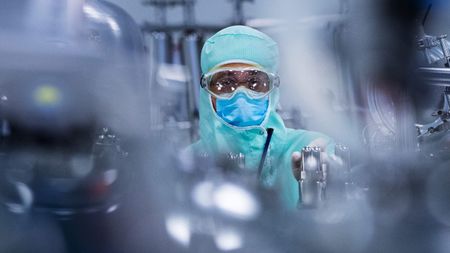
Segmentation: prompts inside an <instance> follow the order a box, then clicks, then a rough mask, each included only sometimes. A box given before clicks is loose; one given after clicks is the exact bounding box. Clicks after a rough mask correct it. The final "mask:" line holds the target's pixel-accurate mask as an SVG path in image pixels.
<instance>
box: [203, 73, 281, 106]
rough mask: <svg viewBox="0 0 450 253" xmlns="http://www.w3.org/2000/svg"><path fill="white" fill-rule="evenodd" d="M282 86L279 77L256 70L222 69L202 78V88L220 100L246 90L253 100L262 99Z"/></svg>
mask: <svg viewBox="0 0 450 253" xmlns="http://www.w3.org/2000/svg"><path fill="white" fill-rule="evenodd" d="M279 85H280V78H279V77H278V75H276V74H273V73H268V72H265V71H262V70H259V69H255V68H242V69H236V68H229V69H227V68H221V69H217V70H215V71H212V72H209V73H206V74H204V75H203V76H202V80H201V86H202V88H204V89H206V90H207V91H208V92H209V93H210V94H211V95H213V96H215V97H218V98H225V99H229V98H231V97H232V96H233V95H234V93H235V92H236V90H238V89H239V88H241V87H242V88H245V90H246V91H247V94H249V95H250V96H251V97H252V98H262V97H264V96H266V95H267V94H269V93H270V92H271V91H272V90H273V88H274V87H278V86H279Z"/></svg>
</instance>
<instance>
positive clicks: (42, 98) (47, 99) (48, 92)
mask: <svg viewBox="0 0 450 253" xmlns="http://www.w3.org/2000/svg"><path fill="white" fill-rule="evenodd" d="M34 99H35V100H36V102H38V103H39V104H43V105H53V104H56V103H58V102H59V101H60V99H61V95H60V93H59V90H58V89H56V88H55V87H53V86H50V85H43V86H40V87H39V88H37V89H36V91H35V93H34Z"/></svg>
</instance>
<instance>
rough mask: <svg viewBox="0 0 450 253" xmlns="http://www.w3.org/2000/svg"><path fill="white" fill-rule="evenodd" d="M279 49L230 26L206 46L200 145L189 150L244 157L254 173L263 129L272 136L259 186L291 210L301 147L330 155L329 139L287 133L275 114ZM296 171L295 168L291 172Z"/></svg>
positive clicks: (248, 31)
mask: <svg viewBox="0 0 450 253" xmlns="http://www.w3.org/2000/svg"><path fill="white" fill-rule="evenodd" d="M278 54H279V53H278V46H277V44H276V42H275V41H273V40H272V39H271V38H270V37H269V36H267V35H266V34H264V33H262V32H260V31H257V30H255V29H253V28H250V27H247V26H230V27H227V28H225V29H223V30H221V31H219V32H217V33H216V34H214V35H213V36H212V37H210V38H209V39H208V40H207V41H206V42H205V44H204V46H203V49H202V52H201V69H202V73H203V75H202V84H201V87H202V88H201V91H200V101H199V113H200V132H199V134H200V140H199V141H198V142H196V143H194V144H193V145H191V146H190V148H189V149H188V150H190V151H191V152H194V153H196V154H200V153H206V154H210V155H215V154H227V153H234V154H238V153H241V154H244V155H245V168H246V169H247V170H253V171H255V173H257V171H258V167H259V163H260V161H261V158H262V154H263V150H264V147H265V146H267V145H265V144H266V139H267V136H268V131H267V129H269V128H272V129H273V134H272V136H271V140H270V143H269V145H268V148H267V153H266V154H267V155H266V159H265V160H264V164H263V167H262V169H261V170H260V173H261V174H260V181H261V183H262V185H263V186H266V187H278V188H279V190H280V192H281V199H282V202H283V203H285V204H286V205H287V206H288V207H295V206H296V205H297V203H298V200H299V190H298V183H297V180H296V179H295V177H294V175H293V170H292V164H298V160H299V159H300V153H299V152H298V151H300V150H301V149H302V148H303V147H305V146H321V147H322V148H324V149H325V150H326V151H327V153H333V152H334V143H333V142H332V141H331V139H330V138H328V137H327V136H325V135H323V134H320V133H317V132H311V131H306V130H294V129H289V128H286V127H285V125H284V123H283V120H282V119H281V117H280V115H278V113H277V112H276V107H277V104H278V101H279V87H278V86H279V78H278V75H277V71H278V57H279V55H278ZM294 172H295V169H294Z"/></svg>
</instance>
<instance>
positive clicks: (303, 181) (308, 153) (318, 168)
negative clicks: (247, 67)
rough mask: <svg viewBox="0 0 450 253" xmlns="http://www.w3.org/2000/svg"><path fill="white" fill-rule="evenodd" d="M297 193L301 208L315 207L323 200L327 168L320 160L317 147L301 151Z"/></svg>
mask: <svg viewBox="0 0 450 253" xmlns="http://www.w3.org/2000/svg"><path fill="white" fill-rule="evenodd" d="M301 156H302V160H301V161H302V164H301V172H300V173H301V174H300V180H299V191H300V192H299V193H300V196H301V200H300V205H301V206H302V207H317V206H320V205H321V204H322V203H323V201H324V200H325V193H326V178H327V167H326V164H325V163H323V162H322V159H321V149H320V148H319V147H305V148H303V149H302V153H301Z"/></svg>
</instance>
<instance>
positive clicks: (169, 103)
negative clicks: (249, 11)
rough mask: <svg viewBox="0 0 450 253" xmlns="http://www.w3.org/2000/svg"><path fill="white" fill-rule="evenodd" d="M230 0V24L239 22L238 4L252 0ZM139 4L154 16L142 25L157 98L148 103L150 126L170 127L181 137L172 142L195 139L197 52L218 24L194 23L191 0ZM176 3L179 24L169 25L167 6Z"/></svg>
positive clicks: (154, 1)
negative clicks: (232, 10) (180, 18)
mask: <svg viewBox="0 0 450 253" xmlns="http://www.w3.org/2000/svg"><path fill="white" fill-rule="evenodd" d="M233 2H234V7H235V17H234V18H233V21H232V22H231V23H233V24H242V23H243V22H244V14H243V9H242V4H243V3H244V2H252V1H249V0H236V1H233ZM143 4H144V5H148V6H151V7H153V8H154V10H155V15H154V17H156V20H154V21H153V22H145V23H144V24H143V25H142V31H143V32H144V34H145V36H146V38H147V43H148V45H149V46H148V47H149V57H150V62H151V66H152V67H151V80H152V91H153V92H155V93H156V94H159V95H158V96H157V97H158V98H160V99H159V100H157V101H153V102H152V109H151V110H152V114H151V115H152V118H151V122H152V129H155V130H163V129H164V130H167V129H173V131H177V136H183V137H182V138H181V139H182V140H180V138H177V140H174V142H181V143H182V144H181V145H187V144H188V143H191V142H193V141H195V140H196V139H197V138H198V136H197V135H198V133H197V130H198V99H199V89H200V88H199V83H200V77H201V69H200V51H201V48H202V46H203V43H204V40H205V37H206V36H208V35H209V34H210V33H214V32H216V31H218V30H220V29H221V28H222V27H221V26H217V25H204V24H196V22H195V13H194V5H195V1H194V0H149V1H143ZM179 6H181V7H182V8H183V23H182V24H169V23H168V22H167V17H166V12H167V9H168V8H175V7H179ZM184 132H187V134H183V133H184ZM167 136H173V135H171V134H168V135H167ZM177 145H180V143H178V144H177Z"/></svg>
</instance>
